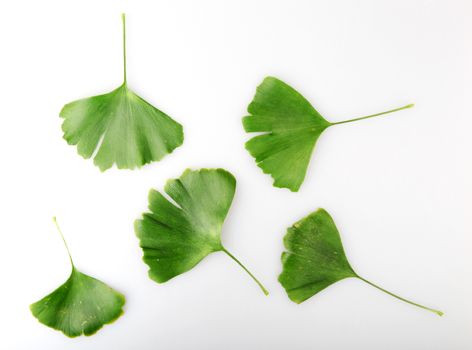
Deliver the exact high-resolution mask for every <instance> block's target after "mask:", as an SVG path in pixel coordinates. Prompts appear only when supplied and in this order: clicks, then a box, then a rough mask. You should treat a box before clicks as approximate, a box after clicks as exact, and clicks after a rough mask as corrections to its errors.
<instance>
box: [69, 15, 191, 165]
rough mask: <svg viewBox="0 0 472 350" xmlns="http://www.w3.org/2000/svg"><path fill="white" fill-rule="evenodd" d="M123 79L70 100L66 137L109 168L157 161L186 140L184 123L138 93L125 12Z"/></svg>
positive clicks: (97, 162)
mask: <svg viewBox="0 0 472 350" xmlns="http://www.w3.org/2000/svg"><path fill="white" fill-rule="evenodd" d="M122 18H123V60H124V64H123V67H124V82H123V84H122V85H121V86H120V87H118V88H117V89H115V90H113V91H112V92H110V93H107V94H104V95H98V96H93V97H89V98H85V99H81V100H78V101H74V102H71V103H68V104H66V105H65V106H64V107H63V109H62V111H61V113H60V116H61V118H64V122H63V124H62V130H63V131H64V139H65V140H66V141H67V142H68V143H69V144H70V145H77V151H78V153H79V154H80V155H81V156H82V157H84V158H86V159H88V158H90V157H92V156H93V155H94V154H95V156H94V163H95V165H97V166H98V167H99V168H100V170H102V171H105V170H106V169H108V168H111V167H112V166H113V164H116V165H117V167H118V168H119V169H133V168H136V167H141V166H142V165H144V164H147V163H150V162H152V161H158V160H160V159H162V158H163V157H164V156H165V155H167V154H169V153H171V152H172V151H173V150H174V149H175V148H177V147H178V146H180V145H182V143H183V139H184V136H183V129H182V125H180V124H179V123H177V122H176V121H174V120H173V119H171V118H170V117H169V116H168V115H166V114H165V113H164V112H162V111H160V110H158V109H157V108H155V107H153V106H152V105H151V104H149V103H148V102H146V101H145V100H143V99H142V98H141V97H139V96H138V95H136V94H135V93H134V92H133V91H132V90H130V89H129V88H128V85H127V80H126V36H125V30H126V27H125V17H124V14H123V17H122Z"/></svg>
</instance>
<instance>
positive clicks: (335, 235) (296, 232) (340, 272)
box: [279, 209, 443, 316]
mask: <svg viewBox="0 0 472 350" xmlns="http://www.w3.org/2000/svg"><path fill="white" fill-rule="evenodd" d="M284 245H285V249H286V250H287V251H286V252H284V253H283V254H282V265H283V271H282V273H281V274H280V276H279V282H280V283H281V284H282V286H283V287H284V288H285V290H286V292H287V294H288V297H289V298H290V299H291V300H292V301H294V302H295V303H297V304H299V303H301V302H303V301H305V300H307V299H308V298H310V297H312V296H313V295H315V294H317V293H319V292H321V291H322V290H323V289H325V288H327V287H329V286H330V285H332V284H333V283H336V282H338V281H341V280H343V279H345V278H349V277H354V278H358V279H360V280H362V281H364V282H366V283H367V284H369V285H371V286H373V287H375V288H377V289H379V290H381V291H382V292H385V293H387V294H389V295H391V296H393V297H395V298H397V299H400V300H402V301H404V302H407V303H409V304H412V305H415V306H418V307H420V308H422V309H425V310H428V311H432V312H434V313H436V314H438V315H439V316H442V315H443V313H442V312H441V311H438V310H434V309H431V308H429V307H425V306H422V305H419V304H417V303H414V302H412V301H409V300H406V299H404V298H401V297H399V296H398V295H395V294H393V293H391V292H388V291H386V290H385V289H383V288H381V287H379V286H377V285H375V284H373V283H372V282H370V281H368V280H366V279H364V278H362V277H360V276H359V275H358V274H357V273H356V272H355V271H354V270H353V268H352V267H351V265H350V264H349V261H348V260H347V258H346V255H345V253H344V249H343V245H342V242H341V238H340V236H339V232H338V229H337V228H336V225H335V224H334V221H333V219H332V218H331V216H330V215H329V214H328V213H327V212H326V211H325V210H324V209H318V210H317V211H315V212H314V213H311V214H310V215H308V216H307V217H305V218H303V219H302V220H300V221H298V222H297V223H295V224H294V225H293V226H292V227H290V228H289V229H288V230H287V234H286V235H285V237H284Z"/></svg>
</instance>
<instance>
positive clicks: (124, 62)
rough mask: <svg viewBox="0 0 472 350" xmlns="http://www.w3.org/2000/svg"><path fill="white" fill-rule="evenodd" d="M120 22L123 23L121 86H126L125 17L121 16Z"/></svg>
mask: <svg viewBox="0 0 472 350" xmlns="http://www.w3.org/2000/svg"><path fill="white" fill-rule="evenodd" d="M121 22H122V23H123V84H124V85H126V15H125V14H124V13H122V14H121Z"/></svg>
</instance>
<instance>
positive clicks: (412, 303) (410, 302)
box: [357, 276, 444, 316]
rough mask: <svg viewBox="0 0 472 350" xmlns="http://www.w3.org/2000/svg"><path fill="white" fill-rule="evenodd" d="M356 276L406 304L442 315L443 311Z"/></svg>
mask: <svg viewBox="0 0 472 350" xmlns="http://www.w3.org/2000/svg"><path fill="white" fill-rule="evenodd" d="M357 278H359V279H360V280H362V281H364V282H365V283H367V284H369V285H371V286H372V287H375V288H377V289H378V290H381V291H382V292H384V293H387V294H389V295H391V296H392V297H394V298H397V299H399V300H401V301H404V302H405V303H408V304H411V305H414V306H417V307H420V308H422V309H424V310H428V311H431V312H434V313H435V314H436V315H439V316H442V315H444V313H443V312H442V311H439V310H435V309H431V308H429V307H426V306H423V305H420V304H417V303H414V302H412V301H410V300H407V299H405V298H402V297H400V296H398V295H396V294H393V293H391V292H389V291H388V290H385V289H383V288H381V287H379V286H377V285H375V284H373V283H372V282H370V281H368V280H366V279H364V278H362V277H360V276H357Z"/></svg>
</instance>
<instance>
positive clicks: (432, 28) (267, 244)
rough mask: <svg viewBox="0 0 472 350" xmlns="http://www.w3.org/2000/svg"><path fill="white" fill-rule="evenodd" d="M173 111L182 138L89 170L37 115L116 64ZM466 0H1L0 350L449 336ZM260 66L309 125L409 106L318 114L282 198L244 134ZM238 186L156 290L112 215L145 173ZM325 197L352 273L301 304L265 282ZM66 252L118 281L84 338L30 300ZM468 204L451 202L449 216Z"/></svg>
mask: <svg viewBox="0 0 472 350" xmlns="http://www.w3.org/2000/svg"><path fill="white" fill-rule="evenodd" d="M123 11H124V12H126V13H127V16H128V17H127V18H128V21H127V25H128V32H127V36H128V82H129V85H130V87H131V88H132V89H134V90H135V91H136V92H137V93H138V94H140V95H141V96H143V97H144V98H145V99H147V100H148V101H150V102H151V103H153V104H154V105H155V106H156V107H158V108H160V109H162V110H163V111H165V112H166V113H168V114H169V115H170V116H172V117H173V118H174V119H175V120H177V121H179V122H180V123H182V124H183V125H184V131H185V142H184V144H183V146H182V147H180V148H178V149H177V150H176V151H175V152H174V153H172V154H171V155H170V156H167V157H166V158H164V159H163V160H162V161H161V162H157V163H153V164H151V165H148V166H145V167H144V168H143V169H141V170H136V171H127V170H117V169H115V168H114V169H111V170H109V171H107V172H105V173H101V172H100V171H99V170H98V168H96V167H95V166H94V165H93V163H92V161H90V160H84V159H82V158H81V157H80V156H79V155H77V153H76V148H75V147H73V146H69V145H67V144H66V142H65V141H64V140H63V139H62V133H61V129H60V126H61V120H60V118H59V117H58V113H59V111H60V109H61V108H62V106H63V105H64V104H65V103H67V102H69V101H72V100H75V99H78V98H83V97H87V96H90V95H94V94H99V93H103V92H107V91H109V90H111V89H113V88H115V87H117V86H118V85H119V84H121V79H122V61H121V22H120V21H121V20H120V13H121V12H123ZM471 16H472V2H470V1H451V0H447V1H446V0H444V1H412V0H405V1H403V0H396V1H386V0H385V1H379V0H371V1H367V0H365V1H294V0H290V1H289V0H284V1H274V0H259V1H255V0H244V1H242V0H237V1H221V0H213V1H210V0H199V1H192V0H187V1H138V0H133V1H116V0H110V1H91V0H81V1H63V0H57V1H52V0H42V1H21V0H17V1H2V2H1V4H0V50H1V53H0V63H1V64H0V79H1V85H0V96H1V124H0V152H1V162H2V166H1V173H0V176H1V182H0V204H1V213H2V217H1V220H0V235H1V236H0V237H1V238H0V239H1V242H0V269H1V289H0V296H1V297H0V303H1V311H0V323H1V324H0V329H1V336H0V348H1V349H6V350H10V349H18V350H19V349H39V350H42V349H44V350H54V349H61V350H63V349H100V350H103V349H116V350H120V349H140V350H147V349H195V350H197V349H202V350H203V349H222V348H223V349H225V350H230V349H271V350H274V349H362V350H364V349H402V350H403V349H407V350H409V349H414V350H416V349H428V350H431V349H452V350H456V349H457V350H458V349H470V348H471V347H472V332H471V331H470V330H471V327H472V300H471V295H472V281H471V273H472V271H471V270H472V254H471V243H472V239H471V234H472V232H471V228H472V225H471V222H470V220H469V217H470V209H471V204H472V203H471V202H472V201H471V198H472V163H471V149H472V148H471V147H472V140H471V137H470V134H471V128H472V119H471V110H472V108H471V106H470V103H468V101H467V100H466V98H469V99H470V96H471V93H472V88H471V87H472V85H471V81H472V80H471V78H472V69H471V62H472V41H471V40H470V34H471V30H472V21H471V20H470V19H471V18H472V17H471ZM267 75H274V76H277V77H279V78H280V79H282V80H284V81H286V82H287V83H289V84H290V85H292V86H293V87H295V88H296V89H297V90H299V91H300V92H301V93H302V94H303V95H304V96H305V97H306V98H307V99H308V100H310V101H311V102H312V103H313V105H314V106H315V107H316V108H317V109H318V111H319V112H320V113H321V114H322V115H324V116H325V117H326V118H327V119H328V120H331V121H339V120H343V119H348V118H352V117H357V116H362V115H366V114H371V113H375V112H380V111H383V110H387V109H390V108H395V107H398V106H402V105H405V104H407V103H413V102H414V103H416V107H415V108H413V109H409V110H406V111H402V112H398V113H396V114H391V115H389V116H385V117H382V118H378V119H371V120H367V121H362V122H359V123H356V124H354V123H353V124H346V125H340V126H336V127H333V128H330V129H329V130H328V131H327V132H325V133H324V134H323V135H322V137H321V138H320V140H319V142H318V145H317V148H316V150H315V152H314V156H313V158H312V162H311V164H310V167H309V171H308V174H307V177H306V180H305V182H304V184H303V186H302V187H301V189H300V192H299V193H291V192H290V191H288V190H284V189H277V188H274V187H272V186H271V184H272V181H271V178H270V177H269V176H268V175H264V174H263V173H262V171H261V170H260V169H259V168H258V167H257V166H256V165H255V162H254V160H253V159H252V158H251V157H250V155H249V154H248V153H247V152H246V150H245V149H244V142H245V141H246V140H247V139H248V138H249V135H247V134H245V132H244V131H243V128H242V125H241V117H242V116H244V115H245V113H246V107H247V105H248V103H249V102H250V101H251V99H252V97H253V95H254V92H255V88H256V86H257V85H258V84H259V83H260V82H261V81H262V79H263V78H264V77H265V76H267ZM187 167H192V168H199V167H222V168H225V169H228V170H229V171H231V172H232V173H233V174H234V175H235V177H236V178H237V181H238V186H237V192H236V196H235V199H234V202H233V205H232V208H231V210H230V214H229V216H228V218H227V220H226V224H225V226H224V232H223V241H224V243H225V245H226V246H227V248H228V249H229V250H230V251H232V252H233V253H234V254H235V255H236V256H238V257H239V258H240V259H241V260H242V261H243V262H244V263H246V265H247V266H248V267H249V268H250V269H251V270H252V271H253V272H254V274H255V275H256V276H258V277H259V278H260V279H261V280H262V281H263V282H264V283H265V285H266V286H267V288H268V289H269V290H270V292H271V294H270V296H269V297H265V296H264V295H263V294H262V293H261V292H260V290H259V289H258V287H257V286H256V285H255V284H254V283H253V282H252V281H251V280H250V279H249V278H248V276H247V275H246V274H245V273H244V272H243V271H242V270H241V269H240V268H239V267H238V266H237V265H236V264H235V263H234V262H232V261H231V260H230V259H229V258H228V257H226V256H224V255H223V254H222V253H217V254H213V255H211V256H209V257H208V258H206V259H205V260H204V261H202V262H201V263H200V264H199V265H198V266H197V267H196V268H195V269H193V270H192V271H190V272H188V273H185V274H184V275H181V276H179V277H177V278H175V279H174V280H172V281H170V282H169V283H166V284H163V285H158V284H156V283H154V282H153V281H151V280H150V279H149V278H148V277H147V266H146V265H145V264H144V263H143V262H142V261H141V250H140V248H139V247H138V240H137V239H136V237H135V235H134V232H133V221H134V220H135V219H136V218H138V217H139V216H140V213H142V212H143V211H145V210H146V207H147V193H148V190H149V189H150V188H157V189H162V187H163V185H164V182H165V180H166V179H168V178H172V177H178V176H180V174H181V173H182V171H183V170H184V169H185V168H187ZM317 207H324V208H326V209H327V210H328V211H329V212H330V213H331V214H332V216H333V217H334V219H335V221H336V223H337V225H338V228H339V230H340V232H341V235H342V238H343V241H344V245H345V250H346V253H347V255H348V257H349V259H350V260H351V263H352V265H353V267H354V269H356V270H357V272H358V273H359V274H360V275H362V276H363V277H365V278H367V279H370V280H372V281H373V282H375V283H378V284H379V285H381V286H383V287H384V288H387V289H389V290H391V291H392V292H394V293H398V294H400V295H402V296H404V297H407V298H411V299H413V300H415V301H418V302H420V303H423V304H425V305H428V306H431V307H435V308H439V309H441V310H443V311H444V312H445V316H444V317H442V318H441V317H438V316H436V315H435V314H433V313H429V312H426V311H424V310H421V309H418V308H415V307H413V306H410V305H408V304H405V303H402V302H400V301H398V300H396V299H394V298H392V297H390V296H388V295H386V294H383V293H381V292H379V291H377V290H375V289H373V288H371V287H370V286H368V285H366V284H364V283H362V282H361V281H358V280H354V279H352V280H344V281H342V282H340V283H337V284H335V285H333V286H331V287H329V288H328V289H326V290H325V291H323V292H322V293H320V294H318V295H317V296H316V297H313V298H311V299H310V300H308V301H306V302H305V303H303V304H301V305H296V304H294V303H292V302H290V301H289V299H288V298H287V296H286V294H285V292H284V290H283V288H282V287H281V286H280V285H279V283H278V282H277V276H278V274H279V273H280V271H281V264H280V254H281V252H282V250H283V247H282V237H283V235H284V233H285V230H286V228H287V227H289V226H290V225H291V224H293V223H294V222H295V221H297V220H299V219H301V218H302V217H303V216H305V215H307V214H309V213H310V212H311V211H313V210H315V209H316V208H317ZM53 215H57V217H58V220H59V223H60V224H61V225H62V229H63V231H64V234H65V236H66V239H67V240H68V243H69V246H70V248H71V251H72V254H73V257H74V259H75V262H76V265H77V267H78V268H79V269H80V270H82V271H83V272H85V273H88V274H91V275H92V276H95V277H97V278H99V279H101V280H103V281H104V282H106V283H108V284H109V285H111V286H113V287H114V288H115V289H117V290H119V291H121V292H123V293H124V294H125V295H126V297H127V304H126V306H125V314H124V315H123V317H121V318H120V319H118V320H117V321H116V322H115V323H114V324H112V325H106V326H105V327H104V328H103V329H102V330H100V331H99V332H98V333H97V334H96V335H94V336H92V337H80V338H75V339H69V338H67V337H65V336H64V335H63V334H62V333H60V332H57V331H54V330H52V329H49V328H47V327H45V326H43V325H41V324H40V323H39V322H38V321H37V320H36V319H35V318H34V317H33V316H32V315H31V314H30V312H29V308H28V307H29V304H31V303H32V302H34V301H36V300H37V299H39V298H41V297H43V296H44V295H45V294H47V293H49V292H50V291H51V290H53V289H54V288H56V287H57V286H59V285H60V284H61V283H62V282H64V281H65V280H66V278H67V277H68V274H69V272H70V266H69V264H68V259H67V255H66V252H65V250H64V248H63V245H62V242H61V240H60V238H59V236H58V234H57V233H56V231H55V228H54V226H53V223H52V220H51V218H52V216H53ZM468 216H469V217H468Z"/></svg>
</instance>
